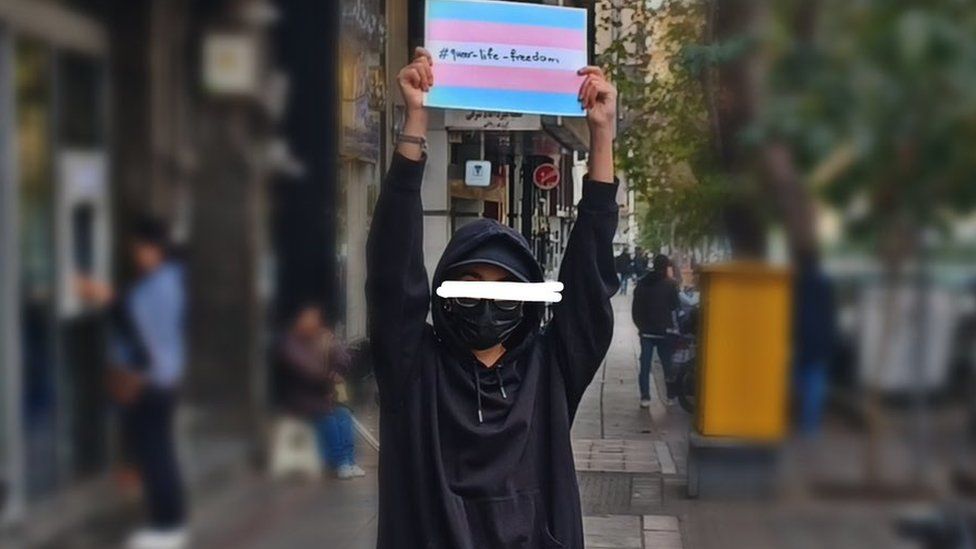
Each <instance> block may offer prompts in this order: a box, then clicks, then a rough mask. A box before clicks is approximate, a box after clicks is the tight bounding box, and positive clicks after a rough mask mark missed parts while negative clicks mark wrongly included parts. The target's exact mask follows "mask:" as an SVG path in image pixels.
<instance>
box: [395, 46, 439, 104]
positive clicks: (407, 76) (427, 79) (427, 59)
mask: <svg viewBox="0 0 976 549" xmlns="http://www.w3.org/2000/svg"><path fill="white" fill-rule="evenodd" d="M433 65H434V60H433V59H432V58H431V56H430V52H428V51H427V50H425V49H424V48H417V49H416V50H414V55H413V62H411V63H410V64H409V65H407V66H406V67H403V69H401V70H400V73H399V74H397V83H398V84H400V93H401V94H403V101H404V103H406V108H407V111H408V112H409V111H419V110H423V108H424V93H425V92H429V91H430V87H431V86H433V85H434V72H433Z"/></svg>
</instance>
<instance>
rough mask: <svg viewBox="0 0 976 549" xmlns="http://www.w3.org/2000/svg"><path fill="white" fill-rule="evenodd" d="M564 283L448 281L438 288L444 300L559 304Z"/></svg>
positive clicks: (438, 292)
mask: <svg viewBox="0 0 976 549" xmlns="http://www.w3.org/2000/svg"><path fill="white" fill-rule="evenodd" d="M561 291H563V283H562V282H482V281H477V280H470V281H468V280H448V281H445V282H442V283H441V285H440V287H438V288H437V295H439V296H441V297H442V298H444V299H448V298H452V297H470V298H473V299H495V300H499V301H533V302H539V303H558V302H560V301H562V299H563V296H562V295H561V294H560V293H559V292H561Z"/></svg>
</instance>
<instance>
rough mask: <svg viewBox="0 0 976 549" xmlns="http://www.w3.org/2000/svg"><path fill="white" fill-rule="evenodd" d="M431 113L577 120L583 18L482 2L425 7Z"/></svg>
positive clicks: (572, 11) (581, 13) (574, 12)
mask: <svg viewBox="0 0 976 549" xmlns="http://www.w3.org/2000/svg"><path fill="white" fill-rule="evenodd" d="M427 49H428V50H429V51H430V52H431V54H432V55H433V56H434V87H433V88H432V89H431V91H430V92H429V93H428V94H427V98H426V104H427V105H428V106H432V107H444V108H458V109H480V110H486V111H501V112H521V113H534V114H551V115H562V116H582V115H583V111H582V108H581V107H580V104H579V101H578V99H577V98H578V94H579V88H580V85H581V84H582V81H583V79H582V78H581V77H580V76H579V75H578V74H577V71H578V70H579V69H580V68H582V67H584V66H586V61H587V53H586V52H587V44H586V10H582V9H576V8H561V7H555V6H547V5H540V4H521V3H510V2H495V1H489V0H428V2H427Z"/></svg>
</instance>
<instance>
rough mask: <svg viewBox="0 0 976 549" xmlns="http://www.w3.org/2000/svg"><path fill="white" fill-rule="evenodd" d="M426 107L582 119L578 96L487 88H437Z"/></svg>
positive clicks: (428, 98)
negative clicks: (579, 117)
mask: <svg viewBox="0 0 976 549" xmlns="http://www.w3.org/2000/svg"><path fill="white" fill-rule="evenodd" d="M427 105H429V106H431V107H450V108H457V109H477V110H489V111H502V112H521V113H531V114H550V115H558V116H583V114H584V113H583V107H581V106H580V103H579V100H578V99H577V96H576V94H575V93H545V92H532V91H514V90H491V89H485V88H459V87H453V86H435V87H434V88H432V89H431V90H430V93H428V94H427Z"/></svg>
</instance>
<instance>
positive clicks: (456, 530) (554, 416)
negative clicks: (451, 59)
mask: <svg viewBox="0 0 976 549" xmlns="http://www.w3.org/2000/svg"><path fill="white" fill-rule="evenodd" d="M432 62H433V61H432V59H431V58H430V56H429V54H427V52H426V51H423V50H418V52H417V55H416V57H415V59H414V61H413V63H412V64H410V65H408V66H407V67H406V68H404V69H403V70H402V71H401V72H400V74H399V76H398V80H399V84H400V88H401V92H402V93H403V96H404V100H405V103H406V110H407V117H406V121H405V124H404V127H403V135H402V136H400V137H399V138H398V145H397V149H396V153H395V156H394V158H393V162H392V165H391V167H390V170H389V172H388V174H387V177H386V180H385V181H384V183H383V187H382V190H381V193H380V197H379V201H378V203H377V206H376V211H375V215H374V218H373V224H372V228H371V232H370V237H369V243H368V254H367V256H368V279H367V299H368V302H369V312H370V314H369V318H370V337H371V341H372V344H373V349H374V362H375V368H376V378H377V381H378V384H379V389H380V401H381V419H380V444H381V446H382V448H383V451H382V452H381V454H380V472H379V475H380V479H379V489H380V505H379V518H378V522H379V525H378V529H379V532H378V541H377V547H379V548H381V549H397V548H404V549H408V548H409V549H415V548H418V547H426V548H434V547H436V548H442V549H449V548H450V549H481V548H499V549H500V548H516V547H518V548H543V547H567V548H571V549H580V548H582V547H583V527H582V513H581V508H580V498H579V488H578V486H577V481H576V473H575V470H574V467H573V456H572V447H571V444H570V428H571V426H572V423H573V418H574V416H575V413H576V409H577V406H578V404H579V401H580V399H581V397H582V395H583V392H584V390H585V389H586V387H587V385H588V384H589V383H590V381H591V380H592V378H593V376H594V374H595V373H596V371H597V369H598V368H599V366H600V364H601V362H602V360H603V357H604V355H605V353H606V351H607V348H608V347H609V345H610V341H611V337H612V334H613V310H612V308H611V305H610V298H611V296H613V295H614V293H616V291H617V289H618V285H619V280H618V278H617V276H616V273H615V269H614V256H613V247H612V242H613V235H614V233H615V231H616V226H617V218H618V211H617V210H618V208H617V204H616V201H615V196H616V192H617V185H616V183H615V180H614V175H613V156H612V135H613V124H614V120H615V106H616V90H615V89H614V88H613V86H612V85H611V84H609V83H608V82H607V81H606V80H605V79H604V77H603V73H602V71H601V70H600V69H598V68H595V67H587V68H584V69H581V70H580V75H582V76H584V77H585V80H584V84H583V86H582V89H581V90H580V100H581V103H582V105H583V106H584V107H585V109H586V116H587V122H588V125H589V130H590V136H591V151H590V160H589V175H588V177H587V178H586V180H585V182H584V184H583V198H582V200H581V201H580V203H579V214H578V218H577V220H576V223H575V226H574V227H573V230H572V234H571V236H570V238H569V242H568V245H567V248H566V252H565V255H564V259H563V262H562V266H561V271H560V281H561V282H562V283H563V285H564V288H563V290H562V292H563V293H562V300H561V302H559V303H558V304H556V305H555V306H554V307H553V312H552V319H551V320H550V321H549V323H548V324H547V325H546V326H545V327H544V328H543V326H542V322H541V320H542V317H543V305H542V303H539V302H537V301H532V300H529V299H527V298H526V299H523V300H521V301H511V300H509V299H511V298H505V299H502V298H501V297H495V298H475V297H447V298H445V297H441V296H440V295H438V294H437V293H436V292H435V294H434V296H433V297H431V290H430V288H429V287H428V279H427V272H426V270H425V268H424V255H423V237H422V230H423V225H424V220H423V207H422V205H421V197H420V195H421V193H420V188H421V182H422V181H423V173H424V163H425V160H426V159H425V156H424V143H425V136H426V130H427V113H426V112H425V111H424V108H423V94H424V92H425V91H427V90H429V89H430V87H431V86H432V85H434V82H433V76H432V72H431V64H432ZM445 281H448V282H453V281H459V282H454V285H455V286H458V285H460V286H464V287H468V288H471V287H473V286H472V285H471V284H467V282H478V283H479V284H475V285H474V286H478V287H485V283H489V284H488V286H491V287H493V288H497V287H499V286H498V285H492V284H491V283H495V282H500V281H504V282H506V283H508V284H506V285H504V287H505V288H507V289H508V290H510V291H515V292H519V293H518V295H519V296H523V295H528V294H529V293H531V292H529V291H528V289H529V288H532V286H526V284H532V283H540V282H542V281H543V273H542V269H541V267H540V265H539V263H538V262H537V261H536V259H535V258H534V257H533V255H532V252H531V250H530V248H529V246H528V243H527V242H526V240H525V239H524V238H523V237H522V235H521V234H520V233H518V232H517V231H515V230H513V229H511V228H509V227H507V226H505V225H502V224H500V223H498V222H496V221H493V220H487V219H481V220H478V221H475V222H473V223H470V224H468V225H465V226H464V227H462V228H461V229H459V230H458V231H457V232H456V233H455V234H454V236H453V238H452V239H451V241H450V242H449V243H448V245H447V248H446V249H445V250H444V253H443V255H442V256H441V259H440V262H439V263H438V265H437V268H436V270H435V271H434V275H433V279H432V282H433V287H434V288H435V289H438V288H441V285H442V283H444V282H445ZM428 312H429V313H430V315H431V317H432V319H433V325H429V324H427V322H426V320H427V315H428Z"/></svg>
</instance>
